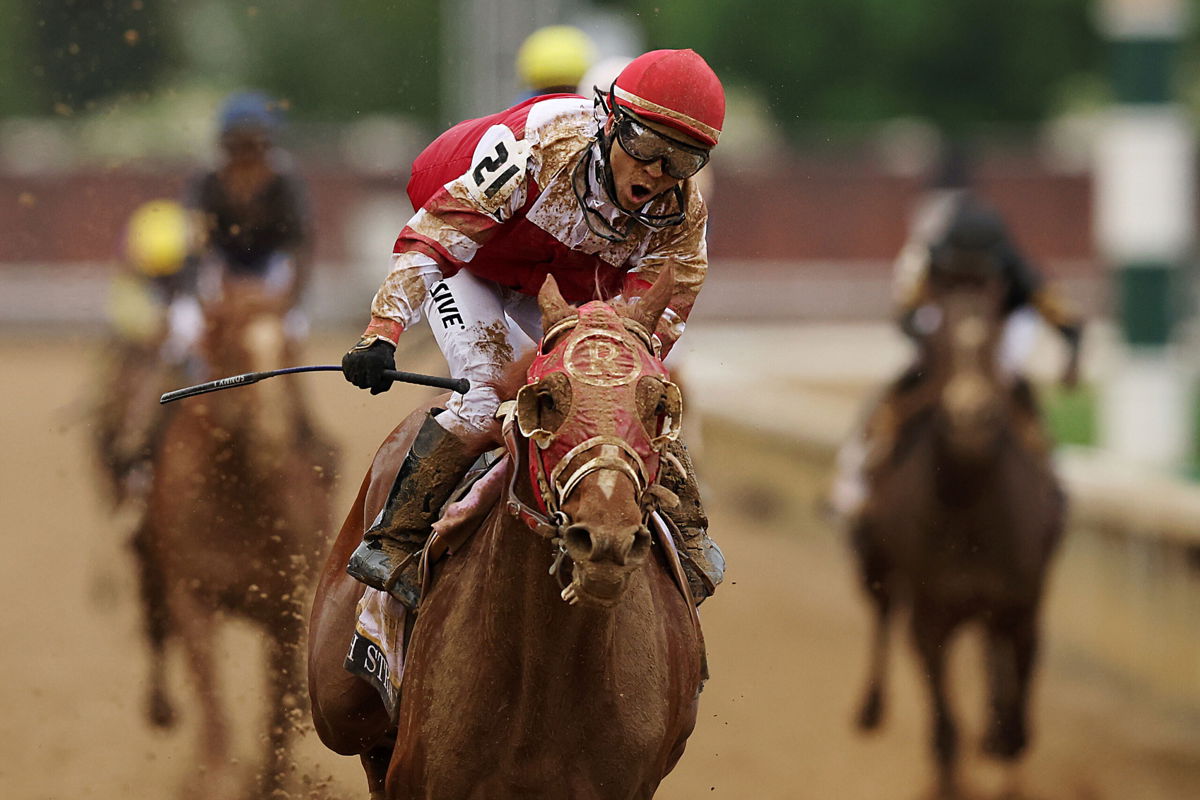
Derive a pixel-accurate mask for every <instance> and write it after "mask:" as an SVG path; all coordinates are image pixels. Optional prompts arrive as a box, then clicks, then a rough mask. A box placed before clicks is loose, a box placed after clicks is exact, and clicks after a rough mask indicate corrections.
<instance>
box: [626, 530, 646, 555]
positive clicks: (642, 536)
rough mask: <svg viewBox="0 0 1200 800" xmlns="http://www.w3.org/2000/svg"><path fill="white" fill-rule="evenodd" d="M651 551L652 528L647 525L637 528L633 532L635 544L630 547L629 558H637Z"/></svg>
mask: <svg viewBox="0 0 1200 800" xmlns="http://www.w3.org/2000/svg"><path fill="white" fill-rule="evenodd" d="M649 552H650V530H649V529H648V528H647V527H646V526H645V525H643V526H641V527H640V528H638V529H637V532H636V533H634V534H633V546H632V547H630V548H629V558H630V559H631V560H635V561H636V560H637V559H640V558H643V557H645V555H646V554H647V553H649Z"/></svg>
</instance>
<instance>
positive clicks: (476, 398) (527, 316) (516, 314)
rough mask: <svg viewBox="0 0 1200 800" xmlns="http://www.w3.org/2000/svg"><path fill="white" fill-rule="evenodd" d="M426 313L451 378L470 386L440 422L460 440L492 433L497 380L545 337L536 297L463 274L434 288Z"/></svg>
mask: <svg viewBox="0 0 1200 800" xmlns="http://www.w3.org/2000/svg"><path fill="white" fill-rule="evenodd" d="M422 311H423V312H424V315H425V318H426V319H427V320H429V327H430V329H431V330H432V331H433V338H434V339H435V340H436V341H437V343H438V347H440V348H441V350H442V355H444V356H445V357H446V364H447V365H448V366H449V367H450V375H451V376H452V377H455V378H466V379H467V380H469V381H470V382H471V388H470V390H469V391H468V392H467V393H466V394H462V395H459V394H455V395H451V397H450V400H449V401H448V402H447V403H446V411H445V413H442V414H438V416H437V421H438V422H439V423H440V424H441V425H442V426H443V427H444V428H446V429H447V430H448V431H450V432H451V433H454V434H456V435H458V436H459V437H465V436H470V435H472V434H475V433H481V432H487V431H490V430H493V429H494V426H495V425H496V421H495V416H496V410H497V409H498V408H499V407H500V398H499V396H498V395H497V394H496V388H495V387H496V384H497V381H498V379H499V378H500V377H501V375H502V374H503V372H504V370H505V369H506V368H507V367H508V365H510V364H511V363H512V362H513V361H515V360H516V359H517V358H519V357H520V356H521V354H522V353H524V352H525V351H527V350H528V349H530V348H532V347H534V346H535V344H536V342H538V341H539V340H540V339H541V338H542V315H541V310H540V309H539V308H538V304H537V298H536V297H532V296H529V295H523V294H519V293H517V292H514V291H512V290H510V289H505V288H503V287H501V286H499V285H498V284H496V283H493V282H491V281H486V280H482V279H480V278H477V277H475V276H474V275H472V274H470V273H469V272H467V271H465V270H462V271H460V272H458V273H457V274H455V275H453V276H451V277H449V278H444V279H442V280H440V281H437V282H436V283H434V284H432V285H431V286H430V287H429V292H428V294H427V295H426V297H425V302H424V304H423V305H422Z"/></svg>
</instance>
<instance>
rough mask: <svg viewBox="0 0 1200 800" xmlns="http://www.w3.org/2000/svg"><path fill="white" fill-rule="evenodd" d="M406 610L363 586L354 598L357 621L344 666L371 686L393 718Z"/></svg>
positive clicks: (401, 666) (398, 602) (397, 693)
mask: <svg viewBox="0 0 1200 800" xmlns="http://www.w3.org/2000/svg"><path fill="white" fill-rule="evenodd" d="M407 614H408V610H407V609H406V608H405V607H404V606H403V604H401V603H400V601H399V600H397V599H396V598H394V597H392V596H391V595H390V594H388V593H387V592H381V591H379V590H378V589H372V588H370V587H367V588H366V591H364V592H363V596H362V599H361V600H359V601H358V622H357V623H355V626H354V636H353V637H352V638H351V640H350V651H349V652H348V653H346V663H345V665H344V666H345V668H346V669H347V670H349V671H350V672H352V673H354V674H355V675H358V676H359V677H361V678H362V679H363V680H365V681H366V682H367V683H369V684H371V685H372V686H373V687H375V691H377V692H379V696H380V697H381V698H382V699H383V703H384V705H385V706H387V710H388V714H389V715H391V718H392V719H395V718H396V708H397V707H398V705H399V702H400V679H401V678H402V677H404V625H405V622H406V616H407Z"/></svg>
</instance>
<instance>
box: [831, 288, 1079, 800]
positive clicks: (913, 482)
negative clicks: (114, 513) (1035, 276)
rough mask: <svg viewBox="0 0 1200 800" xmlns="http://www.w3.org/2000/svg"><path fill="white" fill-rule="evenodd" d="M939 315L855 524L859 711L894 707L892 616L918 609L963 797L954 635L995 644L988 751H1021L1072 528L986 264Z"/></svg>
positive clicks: (920, 650)
mask: <svg viewBox="0 0 1200 800" xmlns="http://www.w3.org/2000/svg"><path fill="white" fill-rule="evenodd" d="M934 291H935V297H934V303H935V304H936V305H935V307H936V308H938V309H939V310H940V317H941V321H940V324H939V325H938V327H937V330H936V331H934V332H933V333H932V334H930V336H929V339H928V340H927V341H926V343H925V357H924V361H923V363H922V364H921V367H920V369H921V370H922V371H923V372H924V375H923V376H922V377H920V378H919V379H917V378H916V376H917V372H916V371H910V373H909V374H908V375H907V376H906V378H904V379H902V380H901V384H900V389H899V390H898V392H897V403H898V405H899V406H900V407H902V408H903V409H905V410H903V411H900V412H899V413H900V418H901V419H906V420H907V422H906V423H905V424H904V425H903V426H902V428H901V430H900V433H899V434H898V438H897V440H896V443H895V447H894V449H893V451H892V455H891V458H890V459H889V460H888V461H886V462H884V463H883V464H881V465H880V466H879V467H877V468H876V469H875V470H874V472H873V474H872V476H871V492H870V497H869V499H868V501H867V504H866V506H865V508H864V511H863V513H862V515H861V517H860V519H859V522H858V524H857V525H856V526H855V527H854V529H853V530H852V537H853V546H854V549H855V551H856V555H857V557H858V561H859V566H860V569H861V577H862V581H863V585H864V587H865V589H866V592H867V594H868V595H869V597H870V599H871V601H872V602H873V604H874V608H875V613H876V620H875V634H874V642H873V652H872V657H871V672H870V682H869V685H868V690H867V694H866V698H865V701H864V704H863V706H862V709H861V712H860V715H859V724H860V725H861V726H862V727H864V728H867V729H870V728H874V727H875V726H876V725H878V724H879V722H880V720H881V717H882V711H883V678H884V671H885V666H886V665H885V661H886V651H887V638H888V624H889V620H890V617H891V613H892V611H893V610H894V608H893V606H894V605H895V604H896V603H898V602H904V603H907V604H908V606H909V607H910V609H911V635H912V637H913V641H914V643H915V646H916V651H917V654H918V657H919V658H920V661H921V665H922V667H923V671H924V673H925V674H926V676H927V677H928V680H929V689H930V697H931V700H932V706H933V749H934V752H935V755H936V761H937V766H938V784H939V791H940V793H941V794H942V795H943V796H946V797H954V796H956V792H957V789H956V779H955V761H956V755H957V750H958V734H957V728H956V725H955V722H954V719H953V716H952V714H951V709H950V705H949V701H948V699H947V695H946V686H945V664H946V651H947V645H948V642H949V640H950V638H951V635H952V634H953V633H954V632H955V630H956V629H957V628H958V627H959V626H960V625H962V624H963V623H966V622H968V621H978V622H979V623H981V624H982V627H983V630H984V632H985V635H986V643H987V671H988V684H989V693H990V715H989V722H988V728H987V732H986V736H985V740H984V744H983V746H984V750H985V751H986V752H987V753H988V754H990V755H992V756H994V757H997V758H1000V759H1003V760H1006V761H1010V762H1011V761H1013V760H1015V759H1017V758H1018V757H1019V756H1020V755H1021V753H1022V752H1023V751H1024V750H1025V747H1026V744H1027V742H1028V738H1029V734H1028V722H1027V706H1028V700H1029V688H1030V679H1031V675H1032V672H1033V667H1034V660H1035V656H1036V652H1037V645H1038V608H1039V605H1040V603H1041V600H1042V592H1043V587H1044V584H1045V578H1046V573H1047V567H1048V564H1049V563H1050V560H1051V556H1052V555H1053V552H1054V550H1055V548H1056V546H1057V544H1058V542H1059V539H1060V538H1061V535H1062V528H1063V517H1064V505H1065V504H1064V501H1063V496H1062V494H1061V491H1060V489H1059V486H1058V483H1057V480H1056V478H1055V476H1054V474H1053V472H1052V470H1051V465H1050V461H1049V457H1048V454H1047V450H1046V448H1045V446H1044V444H1043V443H1041V442H1040V441H1038V437H1037V436H1035V435H1032V432H1035V431H1038V430H1039V428H1038V427H1037V419H1036V409H1035V408H1034V407H1033V403H1032V399H1031V396H1030V395H1029V394H1027V393H1028V392H1029V391H1030V390H1029V388H1028V387H1027V386H1025V385H1024V384H1018V386H1017V387H1016V390H1014V388H1013V386H1012V383H1011V379H1008V378H1005V377H1004V376H1002V375H1001V374H1000V373H999V370H998V368H997V366H996V364H997V359H996V347H997V342H998V340H999V337H1000V333H1001V331H1002V327H1003V319H1002V303H1001V301H1002V295H1003V292H1002V289H1001V286H1000V283H999V280H998V277H997V276H996V275H995V274H993V273H991V272H987V271H982V272H976V273H974V274H972V273H971V271H969V270H963V271H962V274H960V275H959V276H958V277H957V278H956V279H955V280H953V281H950V280H943V284H942V285H940V286H935V288H934Z"/></svg>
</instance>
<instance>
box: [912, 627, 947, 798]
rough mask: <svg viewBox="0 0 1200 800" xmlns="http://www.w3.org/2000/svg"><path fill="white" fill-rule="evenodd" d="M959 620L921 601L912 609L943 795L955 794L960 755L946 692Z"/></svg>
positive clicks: (939, 784)
mask: <svg viewBox="0 0 1200 800" xmlns="http://www.w3.org/2000/svg"><path fill="white" fill-rule="evenodd" d="M954 627H955V620H953V619H952V618H951V617H949V616H947V615H946V613H945V612H944V611H942V610H939V609H937V608H930V607H928V606H926V607H922V606H921V605H920V604H917V605H915V606H914V608H913V612H912V633H913V642H914V644H915V645H916V648H917V653H918V654H919V655H920V658H921V663H922V664H923V665H924V666H925V675H926V678H928V680H929V698H930V702H931V704H932V706H933V749H934V754H935V756H936V758H937V766H938V786H939V791H940V794H941V795H942V796H943V797H955V796H956V795H957V787H956V781H955V761H956V760H957V758H958V728H957V726H956V725H955V723H954V715H953V712H952V710H951V708H950V701H949V699H948V698H947V696H946V658H945V656H946V643H947V641H948V640H949V638H950V633H951V632H952V631H953V630H954Z"/></svg>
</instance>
